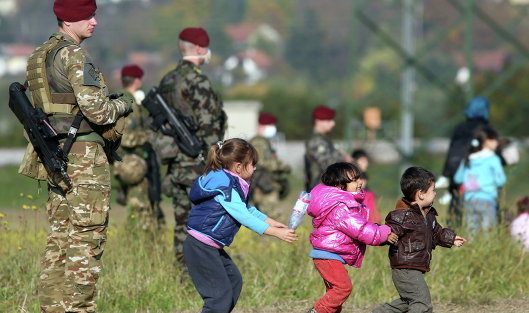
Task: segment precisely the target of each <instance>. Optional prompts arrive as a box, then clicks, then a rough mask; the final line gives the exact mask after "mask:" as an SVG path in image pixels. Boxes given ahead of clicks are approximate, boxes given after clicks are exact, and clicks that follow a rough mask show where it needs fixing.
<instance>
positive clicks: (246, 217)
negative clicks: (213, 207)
mask: <svg viewBox="0 0 529 313" xmlns="http://www.w3.org/2000/svg"><path fill="white" fill-rule="evenodd" d="M215 199H216V200H217V201H218V202H219V203H220V204H221V205H222V207H223V208H224V209H225V210H226V211H228V213H229V214H230V215H231V216H232V217H233V218H234V219H236V220H237V221H238V222H239V223H241V224H242V225H244V226H246V227H248V228H249V229H251V230H253V231H254V232H256V233H258V234H260V235H262V234H263V233H264V232H265V230H266V229H267V228H268V227H269V226H270V225H268V223H265V222H264V221H263V220H262V218H263V217H264V219H266V215H264V214H263V213H261V212H259V211H258V210H257V209H256V208H254V207H252V208H250V209H248V208H247V207H246V204H245V203H244V202H243V201H242V200H241V197H240V196H239V194H238V193H237V191H235V190H232V192H231V201H226V199H225V198H224V197H223V196H222V195H218V196H216V197H215ZM252 209H253V210H252ZM256 211H257V212H256Z"/></svg>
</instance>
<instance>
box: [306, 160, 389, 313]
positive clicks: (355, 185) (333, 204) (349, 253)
mask: <svg viewBox="0 0 529 313" xmlns="http://www.w3.org/2000/svg"><path fill="white" fill-rule="evenodd" d="M359 176H360V170H359V169H358V168H357V167H356V165H354V164H351V163H345V162H340V163H334V164H331V165H330V166H329V167H327V169H326V170H325V172H324V173H323V174H322V177H321V180H322V183H323V184H319V185H317V186H316V187H314V188H313V189H312V191H311V192H310V195H311V201H310V204H309V207H308V209H307V213H308V214H309V215H310V216H312V217H313V220H312V226H313V227H314V228H315V229H314V231H313V232H312V233H311V234H310V242H311V244H312V246H313V248H314V249H313V250H312V251H311V252H310V257H311V258H313V261H314V266H315V267H316V269H317V270H318V272H319V273H320V275H321V277H322V278H323V282H324V283H325V289H326V292H325V295H324V296H323V297H322V298H321V299H319V300H318V301H316V302H315V303H314V306H313V308H312V309H310V310H309V312H308V313H315V312H317V313H331V312H341V310H342V305H343V303H344V302H345V300H347V298H348V297H349V295H350V294H351V290H352V288H353V286H352V284H351V279H350V278H349V275H348V274H347V269H346V267H345V264H347V265H350V266H353V267H360V266H361V265H362V259H363V258H364V253H365V250H366V245H371V246H378V245H380V244H382V243H384V242H386V241H389V242H391V243H396V240H397V236H396V235H395V234H393V233H392V232H391V229H390V228H389V226H387V225H378V224H375V223H370V222H368V218H369V210H368V208H367V207H366V206H365V205H364V204H362V202H363V200H364V198H365V194H364V192H363V190H362V183H361V182H360V181H359V180H358V177H359Z"/></svg>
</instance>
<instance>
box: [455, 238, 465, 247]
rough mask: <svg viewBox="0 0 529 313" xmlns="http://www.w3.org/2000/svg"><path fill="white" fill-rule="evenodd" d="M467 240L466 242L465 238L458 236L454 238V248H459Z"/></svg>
mask: <svg viewBox="0 0 529 313" xmlns="http://www.w3.org/2000/svg"><path fill="white" fill-rule="evenodd" d="M467 241H468V240H466V239H465V238H463V237H460V236H456V239H455V240H454V246H456V247H461V246H463V244H464V243H465V242H467Z"/></svg>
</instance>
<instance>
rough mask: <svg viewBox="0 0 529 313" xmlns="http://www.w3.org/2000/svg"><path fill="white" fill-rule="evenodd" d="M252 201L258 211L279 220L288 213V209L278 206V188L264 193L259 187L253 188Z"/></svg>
mask: <svg viewBox="0 0 529 313" xmlns="http://www.w3.org/2000/svg"><path fill="white" fill-rule="evenodd" d="M274 185H275V184H274ZM274 187H276V186H274ZM252 202H253V204H254V205H255V207H256V208H257V209H259V211H261V212H263V213H265V214H266V215H268V216H270V217H272V218H273V219H275V220H281V219H283V218H285V217H286V216H287V215H288V211H284V210H281V207H279V202H280V201H279V190H278V189H277V188H276V189H274V190H272V191H271V192H269V193H264V192H262V191H261V189H259V188H255V189H254V191H253V195H252Z"/></svg>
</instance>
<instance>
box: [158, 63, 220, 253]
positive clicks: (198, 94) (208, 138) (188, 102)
mask: <svg viewBox="0 0 529 313" xmlns="http://www.w3.org/2000/svg"><path fill="white" fill-rule="evenodd" d="M160 94H161V95H162V97H163V98H164V99H165V101H167V103H168V104H169V105H172V106H174V107H176V108H177V109H179V110H180V111H181V112H182V113H183V114H185V115H187V116H190V117H192V119H193V121H194V122H195V124H196V125H197V129H198V130H197V132H196V135H197V137H198V138H200V139H202V140H203V141H204V143H205V147H204V152H203V153H202V154H203V155H200V156H198V157H197V158H195V159H193V158H191V157H189V156H187V155H185V154H184V153H183V152H178V153H176V156H175V157H174V158H172V159H170V160H168V169H167V177H166V178H164V182H165V188H164V193H165V194H166V195H168V196H170V197H172V198H173V208H174V216H175V222H176V225H175V230H174V251H175V254H176V258H177V260H178V261H180V262H183V252H182V249H183V241H184V239H185V237H186V232H187V231H186V225H187V217H188V215H189V211H190V209H191V202H190V201H189V190H190V188H191V185H192V184H193V182H194V181H195V180H196V179H197V177H198V176H199V175H201V174H202V171H203V169H204V166H205V161H204V157H205V156H206V155H207V151H208V150H209V147H210V146H211V145H213V144H214V143H216V142H217V141H219V140H222V138H223V137H224V131H225V129H226V122H227V121H226V113H225V112H224V110H223V104H222V101H221V99H220V97H219V95H218V94H217V93H216V92H215V91H213V89H212V87H211V83H210V81H209V79H208V78H207V76H206V75H204V74H203V73H202V71H201V70H200V68H198V67H197V66H196V65H195V64H193V63H191V62H188V61H184V60H181V61H180V62H179V63H178V65H177V67H176V69H174V70H172V71H170V72H169V73H167V74H166V75H165V76H164V77H163V78H162V81H161V82H160ZM171 147H172V148H175V149H178V147H177V146H176V144H172V145H171ZM162 155H163V153H162ZM167 182H170V184H167ZM168 185H169V186H168Z"/></svg>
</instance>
